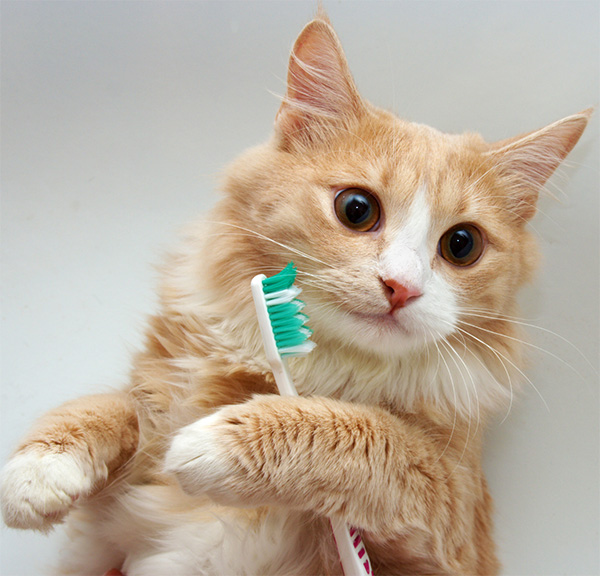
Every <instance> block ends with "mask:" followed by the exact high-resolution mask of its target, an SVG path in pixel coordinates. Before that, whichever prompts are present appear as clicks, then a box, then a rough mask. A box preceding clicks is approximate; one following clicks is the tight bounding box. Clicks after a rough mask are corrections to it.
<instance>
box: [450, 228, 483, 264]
mask: <svg viewBox="0 0 600 576" xmlns="http://www.w3.org/2000/svg"><path fill="white" fill-rule="evenodd" d="M484 248H485V241H484V237H483V234H482V233H481V231H480V230H479V228H477V227H476V226H474V225H473V224H458V225H457V226H453V227H452V228H450V230H448V231H447V232H446V233H445V234H444V235H443V236H442V237H441V239H440V245H439V251H440V254H441V256H442V258H444V260H447V261H448V262H450V264H454V266H469V265H471V264H474V263H475V262H477V260H479V258H480V256H481V255H482V254H483V249H484Z"/></svg>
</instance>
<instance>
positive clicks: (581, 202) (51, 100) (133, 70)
mask: <svg viewBox="0 0 600 576" xmlns="http://www.w3.org/2000/svg"><path fill="white" fill-rule="evenodd" d="M325 7H326V8H327V9H328V11H329V13H330V16H331V18H332V20H333V23H334V25H335V27H336V29H337V31H338V33H339V35H340V37H341V40H342V42H343V44H344V46H345V48H346V52H347V56H348V60H349V62H350V66H351V68H352V70H353V72H354V74H355V78H356V81H357V84H358V86H359V88H360V90H361V91H362V93H363V94H364V95H365V96H366V97H367V98H368V99H370V100H372V101H373V102H375V103H377V104H379V105H381V106H384V107H387V108H392V109H394V110H395V111H396V112H397V113H399V114H400V115H402V116H404V117H406V118H409V119H412V120H415V121H419V122H423V123H427V124H431V125H433V126H435V127H437V128H439V129H442V130H444V131H451V132H456V131H459V132H460V131H463V130H474V131H479V132H481V133H482V134H483V135H484V136H485V137H486V138H487V139H489V140H495V139H501V138H504V137H508V136H513V135H516V134H517V133H520V132H523V131H527V130H531V129H534V128H538V127H541V126H543V125H545V124H547V123H550V122H552V121H554V120H556V119H558V118H561V117H563V116H566V115H569V114H571V113H574V112H577V111H579V110H581V109H584V108H586V107H588V106H592V105H598V86H599V79H598V71H599V61H598V42H599V39H600V34H599V21H600V20H599V8H598V3H597V2H595V1H591V2H578V1H570V2H565V1H558V2H460V3H459V2H393V3H389V2H338V1H335V2H334V1H331V2H325ZM315 9H316V2H308V3H305V2H293V3H292V2H286V3H284V2H264V3H256V2H245V3H241V2H238V3H229V2H185V3H184V2H118V1H117V2H93V1H89V2H53V1H46V2H39V3H32V2H28V1H24V0H19V1H13V2H10V1H4V2H2V46H1V48H2V52H1V53H2V134H1V136H2V395H1V398H2V413H1V415H2V422H1V426H2V428H1V442H2V444H1V454H0V459H1V460H2V461H4V460H5V459H6V458H7V457H8V455H9V452H10V450H11V449H12V448H13V447H14V445H15V444H16V442H17V441H18V438H19V437H20V436H21V435H22V434H23V433H24V431H25V430H26V429H27V427H28V426H29V424H30V423H31V422H32V420H33V419H34V418H35V417H36V416H38V415H40V414H41V413H43V412H44V411H45V410H47V409H49V408H51V407H53V406H55V405H57V404H59V403H60V402H62V401H64V400H67V399H70V398H73V397H76V396H79V395H82V394H85V393H89V392H95V391H103V390H107V389H109V387H111V386H119V385H120V383H122V382H124V381H125V379H126V377H127V373H128V369H129V357H130V352H131V350H132V349H135V347H136V346H138V345H139V344H140V342H141V334H142V329H143V325H144V318H145V316H146V314H147V313H149V312H151V311H152V310H153V309H154V307H155V305H156V299H155V296H154V286H155V283H156V273H155V271H154V268H153V265H155V264H157V263H159V262H160V260H161V257H162V255H163V254H164V253H165V252H166V251H167V250H168V248H169V247H170V246H173V245H174V244H175V242H176V238H177V232H178V230H179V229H180V228H181V227H182V226H183V225H184V224H186V223H187V222H188V221H189V220H190V219H191V218H192V217H193V215H195V214H197V213H199V212H202V211H204V210H206V209H207V208H209V207H210V206H211V205H212V204H213V203H214V201H215V198H216V194H215V189H216V187H217V182H218V175H219V172H220V170H221V169H222V167H223V165H224V164H225V163H226V162H227V161H228V160H230V159H231V158H233V157H234V156H235V155H237V154H238V153H239V152H240V151H241V150H243V149H244V148H246V147H248V146H250V145H252V144H254V143H258V142H260V141H263V140H264V139H265V138H266V137H267V136H268V135H269V133H270V129H271V125H272V122H273V118H274V116H275V113H276V111H277V108H278V102H277V99H276V98H275V97H273V96H272V95H271V94H270V93H269V91H271V92H275V93H279V94H281V93H283V92H284V82H283V79H284V78H285V74H286V63H287V57H288V51H289V48H290V47H291V44H292V42H293V40H294V38H295V37H296V35H297V34H298V33H299V31H300V29H301V28H302V26H303V25H304V24H305V23H306V22H307V21H308V20H309V19H310V17H311V15H312V14H313V13H314V12H315ZM598 118H599V115H598V113H597V114H596V116H595V117H594V119H593V121H592V124H591V126H590V127H589V128H588V130H587V131H586V133H585V134H584V136H583V139H582V141H581V142H580V144H579V145H578V147H577V149H576V150H575V151H574V152H573V154H572V155H571V156H570V158H569V166H568V167H567V168H566V169H565V170H564V171H563V174H564V175H565V176H566V177H564V178H554V179H553V181H552V182H553V185H551V186H550V189H551V190H554V191H555V192H556V194H557V195H558V201H557V200H552V199H550V198H549V197H547V198H544V199H543V200H542V203H541V208H542V210H543V214H539V215H538V216H537V217H536V219H535V221H534V223H533V226H534V227H535V229H536V231H537V232H538V233H539V236H540V241H541V243H542V246H543V252H544V265H543V270H542V272H541V274H540V276H539V280H538V281H537V282H536V283H535V284H534V285H533V286H531V287H529V288H528V289H527V290H526V291H525V292H524V294H523V295H522V299H523V303H524V309H525V310H524V313H523V316H524V317H525V318H529V319H531V322H532V323H534V324H536V325H539V326H541V327H543V328H544V329H545V330H549V331H551V332H554V333H556V334H557V335H556V336H553V335H552V334H551V333H550V332H546V331H542V330H533V329H532V330H531V331H530V332H531V338H532V341H533V342H534V343H535V344H536V345H537V346H540V347H542V348H544V349H546V350H548V351H549V354H546V353H541V352H537V351H535V353H534V354H533V356H532V367H531V369H530V370H529V376H530V378H531V380H532V382H533V384H535V387H536V388H537V390H538V392H539V393H538V392H536V391H535V390H534V389H533V387H532V386H529V385H527V386H525V393H524V395H523V398H521V400H520V402H519V404H518V406H516V407H515V408H514V409H513V410H512V412H511V413H510V415H509V417H508V418H507V419H506V421H504V422H503V423H502V424H500V423H498V424H497V425H495V426H494V428H493V429H492V430H491V431H490V434H489V441H488V446H487V453H486V461H485V465H486V469H487V472H488V476H489V481H490V486H491V490H492V493H493V495H494V497H495V500H496V505H497V513H496V523H497V541H498V544H499V547H500V555H501V559H502V561H503V563H504V573H505V574H515V575H516V574H520V575H534V574H535V575H550V574H568V575H575V574H577V575H590V574H598V570H599V568H598V523H599V517H598V509H599V502H598V486H599V473H598V459H599V446H598V441H599V431H598V419H599V404H598V376H597V372H594V369H592V368H591V367H590V365H589V364H588V363H586V361H585V360H584V359H582V356H581V354H583V355H584V356H585V357H586V358H587V359H588V360H589V361H590V362H591V363H592V364H593V365H594V366H595V369H596V370H597V367H598V320H599V307H598V293H599V286H598V277H599V274H598V262H599V255H598V246H599V239H598V215H599V211H598V193H599V186H598V158H599V153H598ZM563 338H564V339H566V340H568V341H569V342H570V344H567V343H566V341H565V340H563ZM575 349H578V350H579V351H580V353H579V352H577V351H576V350H575ZM565 363H566V364H565ZM567 364H568V365H567ZM542 397H543V400H542ZM0 536H1V540H2V542H1V543H2V548H1V550H2V557H1V560H0V567H1V568H0V570H1V573H2V574H4V575H11V576H12V575H26V574H27V575H36V574H40V573H41V572H42V570H43V567H44V566H46V565H47V564H48V563H49V562H51V561H54V560H55V559H56V555H57V553H56V547H57V536H56V533H55V534H54V535H52V536H50V537H44V536H41V535H36V534H30V533H26V532H17V531H12V530H8V529H6V528H2V529H1V530H0ZM149 576H153V575H149Z"/></svg>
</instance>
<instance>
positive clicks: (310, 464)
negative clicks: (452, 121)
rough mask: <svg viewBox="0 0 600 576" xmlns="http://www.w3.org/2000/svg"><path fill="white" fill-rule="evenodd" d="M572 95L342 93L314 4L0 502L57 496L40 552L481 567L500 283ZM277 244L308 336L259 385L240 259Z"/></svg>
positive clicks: (561, 144)
mask: <svg viewBox="0 0 600 576" xmlns="http://www.w3.org/2000/svg"><path fill="white" fill-rule="evenodd" d="M590 114H591V111H590V110H586V111H584V112H581V113H579V114H575V115H572V116H569V117H567V118H564V119H563V120H559V121H557V122H555V123H553V124H551V125H549V126H546V127H545V128H542V129H540V130H536V131H534V132H531V133H529V134H525V135H521V136H518V137H516V138H513V139H509V140H505V141H502V142H498V143H494V144H489V143H486V142H485V141H484V140H483V139H482V138H481V137H480V136H478V135H476V134H462V135H448V134H443V133H441V132H438V131H436V130H435V129H433V128H429V127H427V126H423V125H419V124H414V123H410V122H407V121H404V120H401V119H399V118H398V117H396V116H394V115H393V114H391V113H389V112H387V111H384V110H382V109H379V108H376V107H375V106H373V105H371V104H370V103H368V102H366V101H365V100H364V99H363V98H362V97H361V96H360V95H359V93H358V91H357V88H356V86H355V84H354V81H353V79H352V76H351V74H350V71H349V68H348V64H347V62H346V58H345V56H344V52H343V50H342V47H341V44H340V41H339V39H338V37H337V35H336V33H335V31H334V30H333V28H332V25H331V23H330V21H329V20H328V18H327V16H326V15H325V13H324V12H323V11H322V10H320V12H319V14H318V15H317V17H316V18H315V19H314V20H313V21H311V22H310V23H309V24H308V25H307V26H306V27H305V28H304V30H303V31H302V32H301V34H300V36H299V37H298V39H297V40H296V42H295V44H294V47H293V50H292V54H291V56H290V62H289V69H288V83H287V92H286V95H285V97H284V99H283V101H282V104H281V107H280V109H279V112H278V114H277V117H276V120H275V129H274V133H273V135H272V137H271V139H270V140H269V141H268V142H267V143H266V144H264V145H262V146H258V147H256V148H254V149H251V150H249V151H247V152H246V153H244V154H243V155H242V156H241V157H240V158H239V159H238V160H236V161H235V162H234V163H233V164H232V165H231V166H230V167H229V169H228V173H227V179H226V182H225V184H224V191H225V195H224V197H223V199H222V200H221V202H220V203H219V204H218V205H217V206H216V208H215V209H214V211H213V213H212V214H211V215H210V216H209V217H208V218H205V219H203V220H201V221H199V222H198V224H197V225H196V226H195V227H193V228H192V229H191V230H190V233H189V236H188V238H187V240H186V242H185V243H184V244H183V246H182V247H181V248H180V249H179V251H178V252H177V253H175V254H174V255H173V256H172V258H171V259H170V260H169V262H167V263H166V265H165V269H164V275H163V282H162V285H161V293H160V294H161V306H160V310H159V312H158V313H157V314H156V315H154V316H153V317H152V318H150V320H149V323H148V329H147V333H146V341H145V348H144V349H143V351H142V352H140V353H139V354H137V355H136V357H135V358H134V364H133V370H132V374H131V381H130V384H129V385H128V387H127V388H126V389H125V390H123V391H122V392H120V393H113V394H103V395H95V396H89V397H85V398H80V399H78V400H75V401H72V402H68V403H66V404H64V405H63V406H60V407H59V408H57V409H55V410H53V411H51V412H49V413H48V414H47V415H45V416H44V417H43V418H41V419H40V420H39V421H38V422H37V423H36V424H35V426H34V427H33V428H32V430H31V431H30V432H29V433H28V434H27V435H26V437H25V438H24V439H23V441H22V442H21V444H20V445H19V446H18V447H17V449H16V451H15V453H14V455H13V456H12V458H11V459H10V460H9V462H8V463H7V464H6V466H5V468H4V470H3V472H2V477H1V488H0V498H1V503H2V513H3V516H4V520H5V522H6V524H7V525H8V526H12V527H17V528H30V529H37V530H42V531H46V530H49V529H51V528H52V526H53V525H55V524H56V523H59V522H62V521H64V520H66V521H67V530H68V533H69V535H70V546H69V553H68V556H67V557H66V559H65V564H64V565H63V566H62V567H61V572H62V573H65V574H94V575H95V574H98V575H100V574H103V573H105V572H106V571H107V570H109V569H113V568H119V569H121V570H122V571H123V572H124V573H125V574H127V576H138V575H144V576H147V575H149V574H152V575H161V574H169V575H172V574H174V575H187V574H219V575H223V574H261V575H266V574H282V575H283V574H290V575H291V574H303V575H305V574H341V568H340V565H339V560H338V557H337V552H336V548H335V542H334V539H333V536H332V533H331V529H330V525H329V521H328V519H327V518H328V517H334V518H341V519H343V520H344V521H345V522H347V523H348V524H349V525H352V526H356V527H357V528H359V529H360V530H361V531H362V534H363V538H364V540H365V543H366V547H367V550H368V553H369V556H370V558H371V562H372V565H373V571H374V573H375V574H495V573H497V572H498V570H499V562H498V559H497V557H496V552H495V547H494V542H493V534H492V501H491V497H490V495H489V493H488V490H487V487H486V481H485V478H484V476H483V472H482V468H481V452H482V448H483V431H484V429H485V424H486V423H487V422H489V420H490V419H491V418H493V417H494V415H495V414H497V413H498V412H499V411H501V410H503V409H506V406H507V405H508V404H510V402H512V396H513V392H514V389H515V388H516V387H517V386H518V382H519V380H520V378H521V377H522V375H523V374H522V370H523V366H524V358H523V356H524V354H523V350H522V344H521V340H522V338H523V337H522V335H521V334H520V333H519V332H518V329H517V327H516V326H515V324H514V323H511V322H507V321H506V318H508V317H510V316H514V315H515V314H516V313H517V309H516V300H515V296H516V293H517V291H518V288H519V287H520V286H521V285H523V284H524V283H525V282H527V281H528V280H529V279H530V278H531V277H532V275H533V273H534V271H535V268H536V265H537V262H538V255H537V248H536V243H535V241H534V238H533V236H532V235H531V233H530V232H529V230H528V227H527V223H528V221H529V220H530V219H531V218H532V217H533V215H534V214H535V211H536V207H535V206H536V201H537V197H538V194H539V191H540V189H541V188H542V186H543V185H544V183H545V181H546V180H547V179H548V178H549V177H550V175H551V174H552V173H553V171H554V170H555V169H556V168H557V166H558V165H559V164H560V162H561V161H562V160H563V159H564V158H565V157H566V156H567V154H568V153H569V152H570V151H571V149H572V148H573V147H574V146H575V144H576V143H577V141H578V139H579V138H580V136H581V134H582V132H583V130H584V128H585V126H586V123H587V121H588V118H589V117H590ZM290 260H293V261H294V262H295V263H296V264H297V265H298V268H299V271H300V272H299V276H298V284H299V285H300V286H301V287H302V289H303V299H304V300H305V301H306V303H307V308H306V310H307V313H308V314H309V316H310V325H311V327H312V328H313V329H314V336H313V340H314V341H315V342H316V343H317V347H316V349H315V350H314V351H313V352H311V354H310V355H308V356H307V357H305V358H298V359H295V360H293V361H292V363H291V371H292V373H293V376H294V381H295V383H296V386H297V388H298V390H299V392H300V396H299V397H297V398H288V397H280V396H278V395H277V393H276V387H275V384H274V380H273V377H272V375H271V372H270V369H269V366H268V364H267V362H266V359H265V357H264V353H263V350H262V342H261V338H260V336H259V331H258V324H257V320H256V315H255V312H254V307H253V304H252V297H251V293H250V280H251V278H252V277H253V276H254V275H255V274H257V273H265V274H267V275H272V274H275V273H276V272H278V271H279V270H281V269H282V268H283V267H284V266H285V265H286V264H287V263H288V262H289V261H290Z"/></svg>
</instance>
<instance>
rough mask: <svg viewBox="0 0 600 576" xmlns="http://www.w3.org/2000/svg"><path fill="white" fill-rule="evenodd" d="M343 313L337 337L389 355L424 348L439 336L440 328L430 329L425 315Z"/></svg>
mask: <svg viewBox="0 0 600 576" xmlns="http://www.w3.org/2000/svg"><path fill="white" fill-rule="evenodd" d="M340 316H341V317H340V318H339V321H338V322H336V324H337V332H338V337H341V338H342V339H344V340H346V341H347V343H348V344H350V345H352V346H356V347H358V348H360V349H362V350H368V351H369V352H371V353H375V354H377V355H381V356H386V357H389V356H402V355H405V354H406V353H408V352H416V351H419V350H424V349H425V348H427V347H428V345H429V344H431V342H433V341H434V340H436V336H437V335H440V334H439V328H436V329H435V330H434V329H430V328H429V327H428V326H427V325H426V324H425V323H424V322H423V319H422V318H420V319H416V318H414V317H413V315H409V314H398V313H396V314H390V313H389V312H386V313H364V312H359V311H346V312H344V313H343V314H341V315H340ZM434 334H435V335H436V336H434ZM441 336H445V335H441Z"/></svg>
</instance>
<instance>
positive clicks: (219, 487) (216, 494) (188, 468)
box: [165, 410, 237, 503]
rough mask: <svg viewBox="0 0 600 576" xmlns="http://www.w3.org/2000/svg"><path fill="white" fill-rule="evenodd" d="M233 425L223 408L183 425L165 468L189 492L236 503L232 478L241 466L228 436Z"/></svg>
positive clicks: (170, 450)
mask: <svg viewBox="0 0 600 576" xmlns="http://www.w3.org/2000/svg"><path fill="white" fill-rule="evenodd" d="M230 426H231V425H230V424H228V423H227V422H226V421H225V420H224V419H223V417H222V411H221V410H219V411H217V412H215V413H214V414H211V415H210V416H207V417H206V418H202V419H200V420H198V421H196V422H194V423H193V424H190V425H189V426H186V427H185V428H182V429H181V430H180V431H179V432H178V433H177V435H176V436H175V438H174V439H173V442H172V443H171V447H170V448H169V451H168V452H167V456H166V459H165V470H166V471H167V472H168V473H171V474H173V475H175V477H176V478H177V481H178V482H179V484H180V485H181V487H182V488H183V490H184V491H185V492H187V493H188V494H192V495H200V494H208V495H209V496H211V497H213V498H215V499H217V500H219V501H221V502H223V503H233V502H232V496H233V495H232V494H231V480H232V477H233V476H235V472H236V468H237V467H236V466H235V462H234V460H233V458H232V457H231V448H232V445H231V438H230V437H228V435H227V429H228V428H229V427H230Z"/></svg>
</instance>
